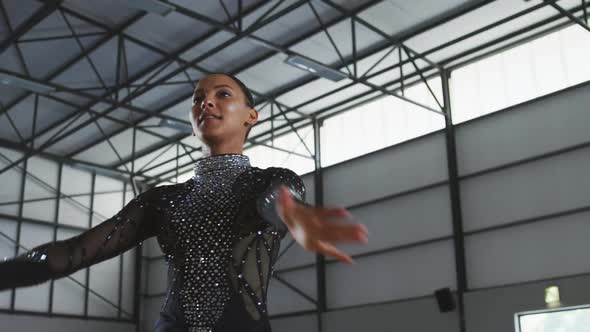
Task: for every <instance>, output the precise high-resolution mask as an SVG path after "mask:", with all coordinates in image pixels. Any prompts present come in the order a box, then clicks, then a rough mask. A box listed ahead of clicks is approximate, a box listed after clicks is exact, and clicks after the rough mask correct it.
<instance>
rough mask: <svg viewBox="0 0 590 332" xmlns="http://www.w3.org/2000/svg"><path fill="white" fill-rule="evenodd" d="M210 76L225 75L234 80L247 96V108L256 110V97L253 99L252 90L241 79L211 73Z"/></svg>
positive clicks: (229, 75) (228, 75) (230, 75)
mask: <svg viewBox="0 0 590 332" xmlns="http://www.w3.org/2000/svg"><path fill="white" fill-rule="evenodd" d="M209 75H224V76H227V77H229V78H231V79H232V80H234V82H236V84H237V85H238V86H239V87H240V90H242V93H243V94H244V96H246V106H248V107H250V108H254V97H252V93H251V92H250V89H248V87H247V86H246V84H244V82H242V81H240V79H239V78H237V77H235V76H234V75H232V74H228V73H211V74H208V75H207V76H209Z"/></svg>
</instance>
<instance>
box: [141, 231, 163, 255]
mask: <svg viewBox="0 0 590 332" xmlns="http://www.w3.org/2000/svg"><path fill="white" fill-rule="evenodd" d="M141 254H142V255H143V256H146V257H156V256H161V255H163V253H162V249H161V248H160V244H158V240H157V237H155V236H153V237H150V238H148V239H147V240H145V241H143V243H142V247H141Z"/></svg>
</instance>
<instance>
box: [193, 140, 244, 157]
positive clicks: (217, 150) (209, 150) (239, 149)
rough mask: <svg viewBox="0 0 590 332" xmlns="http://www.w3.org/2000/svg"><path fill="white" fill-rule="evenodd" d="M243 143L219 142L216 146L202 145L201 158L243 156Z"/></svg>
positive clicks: (213, 144)
mask: <svg viewBox="0 0 590 332" xmlns="http://www.w3.org/2000/svg"><path fill="white" fill-rule="evenodd" d="M243 144H244V143H243V142H241V141H240V142H227V141H226V142H220V143H218V144H215V143H212V144H203V149H202V152H203V157H211V156H217V155H220V154H231V153H235V154H243V152H244V149H243Z"/></svg>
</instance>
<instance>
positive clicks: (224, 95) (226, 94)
mask: <svg viewBox="0 0 590 332" xmlns="http://www.w3.org/2000/svg"><path fill="white" fill-rule="evenodd" d="M219 95H220V96H222V97H229V96H231V95H230V94H229V92H227V91H220V92H219Z"/></svg>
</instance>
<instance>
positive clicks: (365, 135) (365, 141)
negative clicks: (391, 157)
mask: <svg viewBox="0 0 590 332" xmlns="http://www.w3.org/2000/svg"><path fill="white" fill-rule="evenodd" d="M428 84H429V86H430V87H431V89H432V90H433V91H434V93H435V95H436V96H437V99H438V101H439V102H441V103H442V97H441V95H442V93H441V82H440V78H434V79H430V80H429V81H428ZM405 96H406V97H407V98H409V99H411V100H413V101H417V102H419V103H422V104H425V105H426V106H429V107H431V108H433V109H436V110H439V109H440V108H439V107H438V105H437V103H436V101H435V100H434V98H433V97H432V95H431V94H430V92H429V91H428V89H427V88H426V85H424V84H423V83H421V84H417V85H415V86H412V87H410V88H408V89H406V91H405ZM444 126H445V122H444V118H443V116H442V115H441V114H437V113H434V112H431V111H428V110H426V109H424V108H422V107H419V106H416V105H414V104H412V103H409V102H406V101H404V100H401V99H399V98H396V97H392V96H386V97H383V98H380V99H377V100H374V101H371V102H368V103H366V104H364V105H362V106H359V107H357V108H354V109H352V110H350V111H347V112H345V113H341V114H339V115H336V116H334V117H332V118H328V119H327V120H326V121H325V122H324V126H323V127H322V128H321V131H320V134H321V140H322V141H321V145H322V166H324V167H326V166H330V165H333V164H336V163H339V162H342V161H345V160H349V159H352V158H354V157H358V156H361V155H364V154H367V153H369V152H372V151H375V150H379V149H382V148H385V147H388V146H391V145H394V144H397V143H400V142H403V141H407V140H409V139H412V138H415V137H418V136H422V135H425V134H427V133H430V132H433V131H437V130H439V129H442V128H444Z"/></svg>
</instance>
